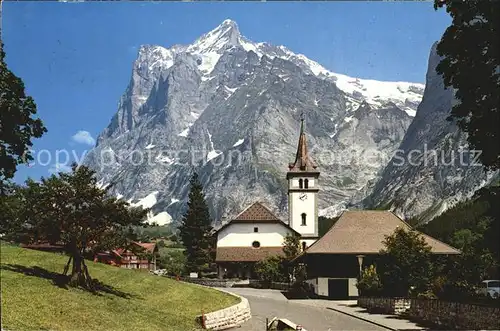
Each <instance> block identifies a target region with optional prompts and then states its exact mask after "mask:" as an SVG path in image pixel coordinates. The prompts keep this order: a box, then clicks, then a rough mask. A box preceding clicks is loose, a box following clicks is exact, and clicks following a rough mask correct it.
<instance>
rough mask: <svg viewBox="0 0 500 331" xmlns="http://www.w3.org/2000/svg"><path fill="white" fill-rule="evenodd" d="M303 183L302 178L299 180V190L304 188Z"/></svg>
mask: <svg viewBox="0 0 500 331" xmlns="http://www.w3.org/2000/svg"><path fill="white" fill-rule="evenodd" d="M303 186H304V185H303V181H302V178H300V179H299V188H303Z"/></svg>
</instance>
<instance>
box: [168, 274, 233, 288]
mask: <svg viewBox="0 0 500 331" xmlns="http://www.w3.org/2000/svg"><path fill="white" fill-rule="evenodd" d="M166 277H168V278H171V279H177V280H180V281H183V282H186V283H192V284H198V285H203V286H210V287H233V286H234V284H235V283H236V282H237V280H235V279H217V278H188V277H179V278H177V277H172V276H166Z"/></svg>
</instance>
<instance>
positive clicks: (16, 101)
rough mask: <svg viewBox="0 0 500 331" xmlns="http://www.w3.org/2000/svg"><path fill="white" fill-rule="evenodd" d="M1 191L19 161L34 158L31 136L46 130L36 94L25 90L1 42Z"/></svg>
mask: <svg viewBox="0 0 500 331" xmlns="http://www.w3.org/2000/svg"><path fill="white" fill-rule="evenodd" d="M0 91H1V93H0V194H2V191H3V186H4V185H5V182H6V181H7V180H8V179H11V178H13V177H14V173H15V172H16V168H17V166H18V165H19V164H23V163H28V162H29V161H31V160H32V159H33V157H32V155H31V153H30V151H29V148H30V147H31V146H32V142H31V139H33V138H40V137H41V136H42V135H43V134H44V133H45V132H46V131H47V130H46V129H45V127H44V126H43V123H42V121H41V120H40V119H36V118H34V116H35V115H36V105H35V102H34V101H33V98H31V97H30V96H27V95H26V94H25V91H24V83H23V81H22V80H21V79H20V78H19V77H17V76H16V75H14V74H13V73H12V72H11V71H10V70H9V69H8V68H7V64H6V63H5V52H4V51H3V43H1V42H0Z"/></svg>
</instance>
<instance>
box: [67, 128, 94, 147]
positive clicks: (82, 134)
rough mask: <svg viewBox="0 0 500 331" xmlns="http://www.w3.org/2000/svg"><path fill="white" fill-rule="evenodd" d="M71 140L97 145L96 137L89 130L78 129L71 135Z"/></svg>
mask: <svg viewBox="0 0 500 331" xmlns="http://www.w3.org/2000/svg"><path fill="white" fill-rule="evenodd" d="M71 140H73V141H74V142H77V143H79V144H85V145H91V146H93V145H95V139H94V138H93V137H92V135H91V134H90V132H88V131H82V130H80V131H78V132H77V133H75V134H74V135H73V137H71Z"/></svg>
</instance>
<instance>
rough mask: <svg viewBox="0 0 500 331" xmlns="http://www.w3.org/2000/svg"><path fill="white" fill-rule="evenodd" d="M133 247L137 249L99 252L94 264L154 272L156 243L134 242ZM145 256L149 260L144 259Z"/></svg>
mask: <svg viewBox="0 0 500 331" xmlns="http://www.w3.org/2000/svg"><path fill="white" fill-rule="evenodd" d="M134 245H137V246H138V247H137V249H133V250H128V249H124V248H117V249H113V250H110V251H106V252H100V253H98V254H96V256H95V257H94V262H101V263H106V264H110V265H114V266H117V267H120V268H127V269H146V270H156V257H157V255H158V246H157V245H156V243H140V242H134ZM139 252H140V253H139ZM144 253H145V254H144ZM145 255H149V256H150V258H149V259H148V258H146V257H144V256H145Z"/></svg>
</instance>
